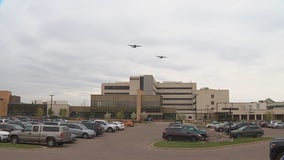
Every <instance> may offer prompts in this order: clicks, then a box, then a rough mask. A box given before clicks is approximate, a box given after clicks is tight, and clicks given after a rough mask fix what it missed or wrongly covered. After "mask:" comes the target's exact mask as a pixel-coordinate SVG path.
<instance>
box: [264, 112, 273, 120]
mask: <svg viewBox="0 0 284 160" xmlns="http://www.w3.org/2000/svg"><path fill="white" fill-rule="evenodd" d="M263 119H264V120H266V121H271V120H272V119H273V114H272V112H269V111H267V112H266V113H265V114H264V117H263Z"/></svg>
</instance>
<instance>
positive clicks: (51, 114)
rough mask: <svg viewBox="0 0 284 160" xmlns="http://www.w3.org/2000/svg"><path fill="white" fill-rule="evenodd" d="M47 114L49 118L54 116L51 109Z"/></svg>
mask: <svg viewBox="0 0 284 160" xmlns="http://www.w3.org/2000/svg"><path fill="white" fill-rule="evenodd" d="M47 114H48V115H49V117H51V116H53V115H54V112H53V110H51V108H49V109H48V111H47Z"/></svg>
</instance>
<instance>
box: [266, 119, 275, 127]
mask: <svg viewBox="0 0 284 160" xmlns="http://www.w3.org/2000/svg"><path fill="white" fill-rule="evenodd" d="M275 122H277V121H270V122H269V123H268V124H267V127H268V128H272V126H273V124H274V123H275Z"/></svg>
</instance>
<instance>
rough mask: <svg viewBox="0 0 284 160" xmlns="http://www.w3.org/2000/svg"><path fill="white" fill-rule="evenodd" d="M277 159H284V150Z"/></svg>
mask: <svg viewBox="0 0 284 160" xmlns="http://www.w3.org/2000/svg"><path fill="white" fill-rule="evenodd" d="M275 160H284V152H282V153H279V154H278V155H277V157H276V159H275Z"/></svg>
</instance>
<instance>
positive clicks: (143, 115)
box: [141, 111, 148, 121]
mask: <svg viewBox="0 0 284 160" xmlns="http://www.w3.org/2000/svg"><path fill="white" fill-rule="evenodd" d="M147 117H148V114H147V113H146V112H145V111H144V112H142V113H141V119H142V121H144V120H145V119H146V118H147Z"/></svg>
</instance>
